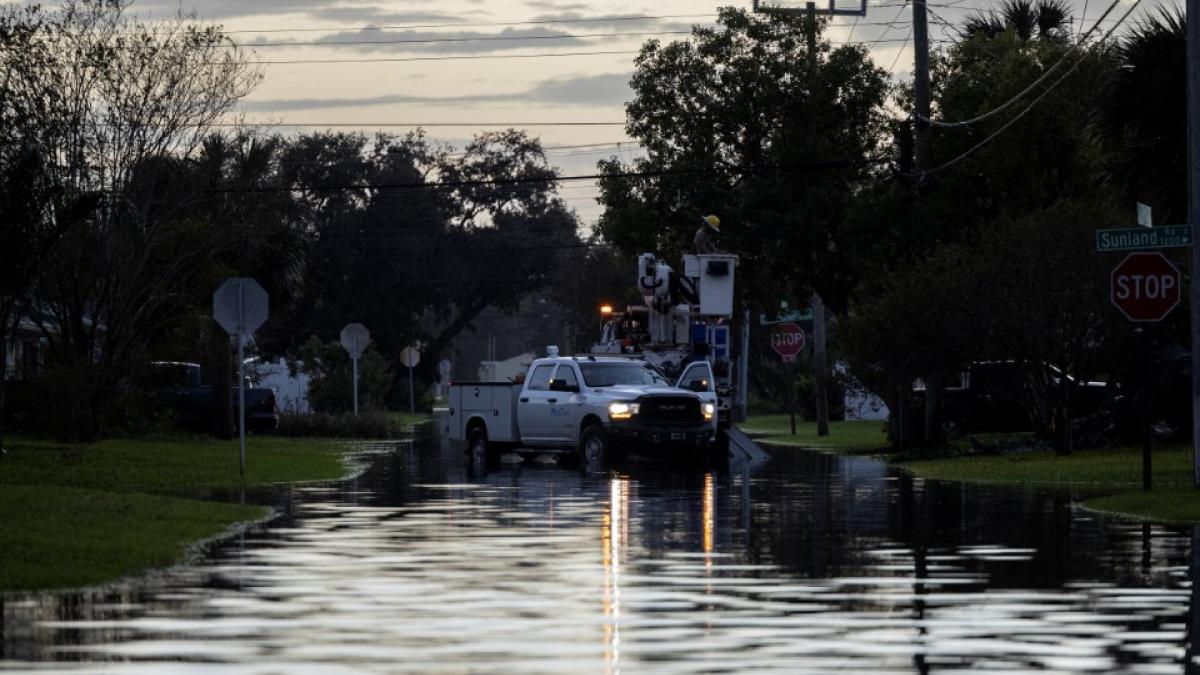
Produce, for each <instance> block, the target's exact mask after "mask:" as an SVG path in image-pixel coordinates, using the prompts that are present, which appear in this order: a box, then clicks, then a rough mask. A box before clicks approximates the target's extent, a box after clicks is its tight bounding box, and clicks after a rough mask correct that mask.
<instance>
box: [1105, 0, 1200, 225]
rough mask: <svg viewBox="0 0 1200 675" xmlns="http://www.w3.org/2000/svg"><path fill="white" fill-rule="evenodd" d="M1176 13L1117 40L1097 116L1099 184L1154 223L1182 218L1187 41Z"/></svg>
mask: <svg viewBox="0 0 1200 675" xmlns="http://www.w3.org/2000/svg"><path fill="white" fill-rule="evenodd" d="M1185 27H1186V18H1185V16H1184V13H1183V11H1182V10H1180V9H1178V8H1177V9H1175V10H1169V9H1162V10H1160V12H1159V13H1158V14H1157V15H1154V16H1151V17H1150V18H1148V19H1146V20H1144V21H1142V22H1140V23H1139V24H1137V25H1136V26H1135V27H1134V28H1133V29H1132V30H1130V32H1129V33H1128V34H1127V35H1125V37H1124V38H1123V39H1122V40H1121V43H1120V46H1119V47H1118V48H1117V53H1118V56H1119V58H1120V67H1119V68H1118V69H1117V70H1116V72H1115V73H1114V75H1113V77H1112V80H1111V81H1110V83H1109V86H1108V89H1107V90H1106V91H1105V94H1104V97H1103V99H1102V101H1101V104H1100V108H1099V110H1098V111H1097V113H1096V128H1097V130H1098V131H1099V135H1100V138H1101V139H1102V140H1103V141H1104V142H1105V145H1106V146H1107V148H1108V150H1109V154H1108V157H1107V159H1106V162H1105V171H1104V173H1105V175H1104V177H1105V179H1106V181H1107V182H1108V183H1109V184H1110V185H1111V186H1113V188H1114V190H1116V191H1117V192H1118V194H1120V195H1121V196H1122V197H1124V198H1125V199H1127V200H1128V201H1130V202H1132V201H1140V202H1144V203H1146V204H1149V205H1150V206H1152V207H1153V208H1154V211H1155V213H1156V218H1155V219H1156V220H1158V221H1159V222H1184V218H1185V217H1186V216H1187V189H1186V186H1187V147H1188V146H1187V36H1186V33H1185Z"/></svg>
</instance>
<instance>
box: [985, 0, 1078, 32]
mask: <svg viewBox="0 0 1200 675" xmlns="http://www.w3.org/2000/svg"><path fill="white" fill-rule="evenodd" d="M1070 26H1071V8H1070V6H1069V5H1068V4H1067V3H1065V2H1063V1H1062V0H1036V2H1035V1H1034V0H1004V2H1002V3H1000V8H999V9H992V10H981V11H979V12H977V13H975V14H974V15H972V16H971V17H969V18H968V19H967V21H966V22H965V23H964V24H963V33H964V34H965V35H967V36H968V37H976V36H984V37H987V38H995V37H997V36H998V35H1000V34H1001V33H1004V32H1011V33H1013V34H1014V35H1016V37H1017V38H1018V39H1020V40H1021V41H1022V42H1028V41H1030V40H1033V39H1038V40H1050V41H1054V42H1065V41H1066V40H1067V39H1068V37H1069V33H1070Z"/></svg>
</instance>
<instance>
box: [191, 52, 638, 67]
mask: <svg viewBox="0 0 1200 675" xmlns="http://www.w3.org/2000/svg"><path fill="white" fill-rule="evenodd" d="M637 53H638V52H636V51H630V50H617V51H592V52H540V53H537V54H466V55H459V56H445V55H443V56H406V57H396V58H370V59H286V60H279V61H246V62H244V63H245V64H246V65H267V66H283V65H313V64H319V63H411V62H414V61H475V60H479V59H549V58H560V57H567V56H618V55H619V56H630V55H633V54H637ZM205 65H221V64H219V63H209V64H205Z"/></svg>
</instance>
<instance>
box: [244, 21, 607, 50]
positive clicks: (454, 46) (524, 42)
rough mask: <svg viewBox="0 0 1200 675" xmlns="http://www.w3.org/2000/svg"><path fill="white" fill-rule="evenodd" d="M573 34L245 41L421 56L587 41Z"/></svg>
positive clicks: (404, 34) (529, 31)
mask: <svg viewBox="0 0 1200 675" xmlns="http://www.w3.org/2000/svg"><path fill="white" fill-rule="evenodd" d="M570 35H571V34H570V33H568V32H566V31H562V30H557V29H554V28H546V27H542V26H538V27H534V28H506V29H504V30H502V31H499V32H480V31H420V30H401V31H396V30H373V29H369V28H368V29H363V30H355V31H342V32H340V33H330V34H327V35H323V36H321V37H319V38H316V39H312V38H301V39H299V40H297V39H296V38H294V37H281V38H267V37H264V36H259V37H257V38H255V39H253V40H250V41H247V42H245V45H246V46H248V47H256V46H270V45H278V44H289V43H295V42H304V43H308V42H316V43H318V44H321V45H326V46H330V47H333V48H335V49H350V50H354V51H359V52H372V51H387V52H421V53H430V52H432V53H441V54H444V53H487V52H499V51H506V50H510V49H526V48H529V47H542V48H547V47H575V46H579V45H583V44H587V41H585V40H580V39H578V38H572V37H569V36H570Z"/></svg>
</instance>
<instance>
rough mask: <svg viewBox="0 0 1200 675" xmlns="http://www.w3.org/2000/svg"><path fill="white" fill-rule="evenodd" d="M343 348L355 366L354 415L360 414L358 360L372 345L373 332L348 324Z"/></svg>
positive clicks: (344, 332) (360, 326) (343, 331)
mask: <svg viewBox="0 0 1200 675" xmlns="http://www.w3.org/2000/svg"><path fill="white" fill-rule="evenodd" d="M339 337H340V338H341V343H342V348H343V349H345V350H346V351H347V352H349V353H350V361H351V363H352V364H353V366H354V414H355V415H357V414H358V360H359V359H361V358H362V355H363V351H364V350H366V348H367V345H369V344H371V331H369V330H367V327H366V326H364V325H362V324H361V323H348V324H346V327H345V328H343V329H342V334H341V335H340V336H339Z"/></svg>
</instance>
